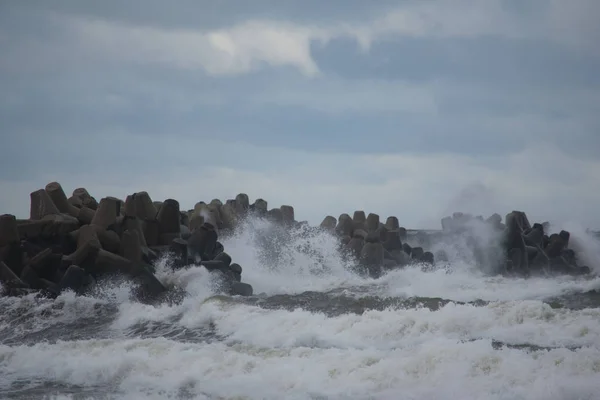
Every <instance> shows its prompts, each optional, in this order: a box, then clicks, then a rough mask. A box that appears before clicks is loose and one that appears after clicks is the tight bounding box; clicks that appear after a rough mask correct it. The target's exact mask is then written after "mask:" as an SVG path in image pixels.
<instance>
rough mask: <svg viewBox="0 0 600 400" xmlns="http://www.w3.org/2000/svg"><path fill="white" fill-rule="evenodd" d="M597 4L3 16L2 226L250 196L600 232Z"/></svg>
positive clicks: (380, 0)
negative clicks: (52, 214)
mask: <svg viewBox="0 0 600 400" xmlns="http://www.w3.org/2000/svg"><path fill="white" fill-rule="evenodd" d="M599 16H600V2H598V1H597V0H572V1H568V2H567V1H564V0H544V1H542V0H539V1H538V0H452V1H442V0H418V1H408V0H407V1H402V0H396V1H391V0H377V1H364V0H328V1H322V0H294V1H293V0H255V1H252V2H248V1H244V0H210V1H208V0H178V1H174V2H164V1H159V0H129V1H127V2H121V1H117V0H105V1H102V2H98V1H91V0H87V1H85V0H54V1H51V2H49V1H44V0H28V1H22V0H4V1H2V2H1V3H0V54H2V56H1V57H0V88H1V90H0V121H1V123H0V143H1V146H0V149H1V150H2V151H0V153H1V157H0V193H1V195H0V212H2V213H13V214H16V215H17V216H18V217H22V218H24V217H27V216H28V214H29V194H30V193H31V192H33V191H35V190H37V189H40V188H43V187H44V186H45V185H46V184H47V183H48V182H51V181H58V182H60V183H61V184H62V186H63V187H64V188H65V191H66V192H67V193H68V194H70V193H71V192H72V190H73V189H75V188H77V187H86V188H87V189H88V190H89V192H90V193H91V194H92V195H93V196H95V197H96V198H97V199H100V198H102V197H105V196H116V197H120V198H125V197H126V196H127V195H128V194H131V193H134V192H136V191H141V190H146V191H148V192H149V194H150V195H151V197H152V198H153V200H164V199H166V198H174V199H177V200H178V201H179V202H180V204H181V207H182V208H183V209H189V208H192V207H193V206H194V204H195V203H196V202H198V201H201V200H203V201H210V200H211V199H213V198H220V199H222V200H226V199H229V198H235V196H236V195H237V194H238V193H247V194H248V195H249V196H250V199H251V201H253V200H254V199H256V198H259V197H260V198H264V199H265V200H267V201H268V204H269V207H270V208H273V207H279V206H280V205H283V204H289V205H293V206H294V208H295V211H296V219H297V220H308V221H309V222H311V223H314V224H318V223H319V222H320V221H321V220H322V219H323V218H324V217H325V216H326V215H333V216H335V217H337V216H339V215H340V214H341V213H350V214H352V213H353V212H354V210H364V211H366V212H367V213H369V212H374V213H377V214H379V215H380V216H381V218H382V219H384V218H386V217H387V216H390V215H395V216H397V217H398V218H399V220H400V223H401V224H402V225H404V226H406V227H408V228H430V229H435V228H439V227H440V226H441V225H440V219H441V218H442V217H444V216H446V215H449V214H451V213H452V212H455V211H461V212H469V213H472V214H475V215H478V214H481V215H483V216H485V217H487V216H489V215H491V214H492V213H494V212H497V213H500V214H501V215H505V214H506V213H508V212H510V211H512V210H521V211H525V212H526V213H527V214H528V216H529V217H530V219H532V220H535V221H540V222H542V221H547V220H549V221H553V222H557V223H558V222H577V223H580V224H582V225H584V226H585V227H589V228H593V229H597V228H600V190H598V183H599V182H600V74H599V73H598V71H600V46H598V43H600V25H598V24H597V19H598V17H599Z"/></svg>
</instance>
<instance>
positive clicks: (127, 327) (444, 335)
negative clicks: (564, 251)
mask: <svg viewBox="0 0 600 400" xmlns="http://www.w3.org/2000/svg"><path fill="white" fill-rule="evenodd" d="M269 229H270V226H269V224H267V223H265V222H261V221H251V222H248V223H247V225H246V226H245V229H244V230H243V231H242V232H240V233H239V234H237V235H236V236H235V237H232V238H229V239H227V240H225V241H224V245H225V249H226V251H227V252H228V253H229V254H230V255H231V256H232V257H233V259H234V261H236V262H239V263H240V264H241V265H242V266H243V268H244V272H243V275H242V276H243V281H245V282H248V283H250V284H252V285H253V286H254V290H255V294H256V295H255V296H254V297H251V298H239V297H229V296H223V295H219V294H218V293H215V289H214V287H215V285H214V284H213V282H212V280H211V278H210V276H209V274H208V273H207V272H206V271H205V270H204V269H203V268H202V267H194V266H192V267H189V268H187V269H184V270H180V271H176V272H173V271H172V270H171V269H170V268H169V267H168V265H167V263H166V262H163V263H162V264H160V265H158V266H157V269H158V272H157V276H158V277H159V278H160V279H161V280H162V281H163V282H165V283H166V284H167V285H169V286H176V287H178V288H179V290H181V291H182V292H183V294H184V295H183V297H182V298H180V299H179V300H178V301H172V302H169V303H164V304H160V305H148V304H142V303H139V302H136V301H135V300H133V299H132V298H131V292H132V288H131V286H129V285H128V284H127V283H122V282H121V283H119V282H114V281H113V282H110V283H104V284H102V285H100V286H99V287H97V288H96V290H95V291H94V292H93V293H90V294H88V295H87V296H75V295H74V294H72V293H64V294H62V295H61V296H60V297H59V298H58V299H56V300H47V299H36V298H35V296H33V295H32V296H30V297H24V298H1V299H0V398H2V399H42V398H56V399H87V398H93V399H104V398H107V399H108V398H110V399H113V398H118V399H164V398H172V399H332V400H333V399H389V400H401V399H415V400H417V399H419V400H428V399H431V400H433V399H436V400H437V399H449V400H452V399H461V400H469V399H486V400H500V399H502V400H509V399H510V400H520V399H540V400H541V399H543V400H584V399H585V400H592V399H600V293H599V291H600V278H599V277H595V276H592V277H569V276H561V277H535V278H529V279H520V278H508V277H502V276H491V275H490V274H487V273H484V272H483V271H482V270H481V269H480V268H478V267H476V266H475V264H474V262H472V260H470V257H469V255H468V254H464V252H461V251H455V250H456V248H452V249H446V250H447V252H448V254H449V256H450V261H449V262H448V263H441V264H438V265H437V266H436V267H435V268H423V267H422V266H413V267H408V268H405V269H401V270H396V271H393V272H390V273H388V274H386V275H384V276H383V277H381V278H380V279H377V280H374V279H370V278H366V277H362V276H360V275H359V274H357V273H355V272H353V269H352V268H351V266H350V265H349V264H348V263H347V262H346V261H344V259H343V258H342V257H340V256H339V254H338V253H337V251H336V245H335V241H334V239H333V238H331V237H330V236H328V235H327V234H324V233H321V234H318V235H298V236H297V237H294V238H293V240H291V241H287V242H278V241H277V240H275V239H269V238H268V235H267V238H265V232H268V231H269ZM585 243H586V246H585V250H586V252H587V253H586V255H587V257H588V258H589V259H590V260H594V259H597V257H599V256H600V247H598V244H597V242H594V241H593V240H589V241H586V242H585Z"/></svg>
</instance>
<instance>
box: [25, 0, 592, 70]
mask: <svg viewBox="0 0 600 400" xmlns="http://www.w3.org/2000/svg"><path fill="white" fill-rule="evenodd" d="M594 11H600V6H597V4H596V3H595V2H590V1H584V0H582V1H580V2H578V3H577V6H574V5H572V4H570V5H569V6H568V7H566V8H565V6H564V2H557V1H553V2H551V3H549V5H548V6H547V7H545V8H544V7H541V8H539V10H538V11H537V13H535V14H534V18H530V19H528V20H523V19H521V18H519V17H518V14H517V15H516V14H515V12H514V11H511V9H510V8H508V7H506V5H505V2H503V1H500V0H494V1H486V2H481V1H473V0H459V1H458V2H453V3H452V4H450V3H447V2H441V1H437V2H432V1H422V2H406V3H404V4H402V5H399V6H396V7H394V8H390V9H388V10H386V11H384V10H380V11H379V15H378V16H374V17H373V16H372V17H370V18H367V19H366V20H363V21H357V20H356V19H351V20H348V21H343V20H338V21H328V23H324V22H315V23H307V22H294V21H293V20H291V19H289V18H288V19H269V18H265V17H262V18H251V19H247V20H243V21H237V22H234V23H232V24H230V25H226V26H221V27H218V28H216V27H214V28H211V29H207V28H198V27H190V26H180V27H177V26H169V27H164V26H155V25H149V24H144V23H143V22H140V21H122V20H109V19H103V18H100V17H98V16H81V15H77V14H75V15H72V14H68V15H65V14H60V13H56V12H47V13H48V15H49V16H51V18H52V19H53V20H54V22H53V24H54V25H55V26H56V27H61V29H62V30H63V38H62V39H63V42H65V41H66V42H68V43H69V44H65V43H63V44H61V45H57V46H54V48H53V49H52V51H51V52H55V51H56V52H58V55H59V56H61V55H62V56H66V57H69V56H70V57H71V58H74V57H73V55H72V54H69V53H70V52H69V50H74V49H77V53H79V54H80V55H81V54H85V58H86V59H92V60H101V59H103V60H104V61H106V60H105V59H106V58H107V57H109V58H111V59H114V60H118V61H119V62H128V63H133V64H136V65H139V64H142V65H146V64H151V65H165V66H169V67H170V68H175V69H181V70H200V71H203V72H204V73H206V74H209V75H212V76H229V75H234V74H245V73H251V72H255V71H257V70H259V69H261V68H262V67H263V66H265V65H268V66H271V67H292V68H295V69H296V70H297V71H299V72H300V73H301V74H303V75H305V76H307V77H315V76H319V75H320V69H319V66H318V65H317V63H316V61H315V60H314V57H313V55H312V52H311V47H312V46H313V45H315V44H316V45H318V44H320V45H327V44H328V43H329V42H331V41H332V40H335V39H338V38H350V39H353V40H355V41H356V43H357V44H358V45H359V47H360V49H362V50H363V51H365V52H366V51H368V50H369V49H370V48H371V46H372V44H373V43H374V42H376V41H382V40H383V41H385V40H389V39H391V38H395V37H427V38H452V37H486V36H498V37H504V38H513V39H532V40H549V41H553V42H556V43H560V44H562V45H565V46H571V47H577V48H581V49H584V50H585V51H588V52H592V53H595V54H597V46H595V43H596V40H595V39H597V38H599V37H600V36H599V33H600V29H598V28H596V25H595V24H594V23H592V22H593V20H592V19H590V17H589V15H591V14H592V13H593V12H594ZM579 22H581V23H579ZM31 46H32V49H36V51H38V52H41V54H43V55H45V56H44V57H47V56H48V55H49V54H50V53H51V52H50V51H49V50H48V49H46V50H44V47H43V46H40V45H39V44H36V43H32V44H31ZM17 52H18V50H17ZM59 58H62V57H59ZM74 61H75V60H74Z"/></svg>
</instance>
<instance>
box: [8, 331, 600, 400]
mask: <svg viewBox="0 0 600 400" xmlns="http://www.w3.org/2000/svg"><path fill="white" fill-rule="evenodd" d="M0 372H2V375H1V377H0V387H6V385H7V384H8V383H9V382H10V381H12V380H14V379H17V378H18V379H20V380H24V379H26V380H29V381H30V382H31V383H35V382H43V381H45V380H48V379H51V380H53V381H54V382H59V383H62V384H69V385H78V386H83V387H100V388H102V390H103V391H104V390H106V389H105V388H111V387H115V389H116V391H117V392H120V393H122V394H123V396H122V397H123V398H136V397H138V398H139V396H142V395H144V396H148V397H150V398H159V397H160V396H162V397H163V398H165V397H175V396H176V395H177V394H180V393H182V391H185V392H186V393H188V394H189V395H191V396H190V397H192V398H228V399H231V398H247V399H281V398H286V399H307V398H311V397H310V396H311V395H312V398H315V397H316V396H321V398H353V399H366V398H376V399H399V398H400V399H446V398H460V399H491V400H494V399H545V400H546V399H550V400H564V399H594V398H597V397H594V396H596V394H597V388H598V386H597V376H598V373H600V350H598V349H597V348H585V349H580V350H577V351H575V352H571V351H569V350H565V349H558V350H551V351H540V352H535V353H531V354H529V353H526V352H523V351H520V350H511V349H504V350H493V349H492V347H491V345H490V343H489V341H487V340H480V341H475V342H468V343H458V342H456V341H455V340H448V339H446V338H444V337H439V338H437V339H435V340H430V341H427V342H425V343H423V344H422V345H419V346H412V347H402V348H398V349H394V350H390V349H385V350H381V349H376V348H366V349H339V348H321V347H306V346H302V347H290V348H283V349H273V348H270V347H259V346H255V345H251V344H247V343H239V344H235V345H232V346H227V345H226V344H223V343H213V344H184V343H180V342H175V341H171V340H167V339H148V340H139V339H130V340H120V341H115V340H88V341H79V342H59V343H57V344H54V345H50V344H45V343H43V344H37V345H35V346H31V347H7V346H0ZM237 396H239V397H237Z"/></svg>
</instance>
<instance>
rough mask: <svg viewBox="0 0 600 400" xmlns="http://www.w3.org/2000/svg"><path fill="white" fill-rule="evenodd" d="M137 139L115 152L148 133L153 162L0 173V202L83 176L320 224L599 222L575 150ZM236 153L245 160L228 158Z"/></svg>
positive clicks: (103, 185) (584, 166) (592, 183)
mask: <svg viewBox="0 0 600 400" xmlns="http://www.w3.org/2000/svg"><path fill="white" fill-rule="evenodd" d="M103 138H104V140H109V139H110V137H108V136H106V135H104V136H103ZM139 139H140V138H139V137H137V136H122V137H121V139H120V142H121V148H122V149H124V150H122V151H121V152H122V153H121V152H120V151H119V150H118V148H115V150H114V151H115V156H116V157H118V156H119V154H123V155H122V157H125V153H126V152H127V149H128V148H130V147H131V145H132V144H133V143H138V145H139V143H144V145H143V147H141V148H139V150H138V151H139V152H140V153H142V152H143V153H144V154H147V155H148V157H149V158H148V161H146V160H140V161H139V162H141V163H142V165H147V170H146V172H143V173H142V172H140V171H139V170H137V172H130V171H128V170H127V169H126V168H122V167H120V166H119V167H117V168H118V170H115V167H111V164H110V162H107V163H106V168H105V170H103V171H98V170H92V169H88V170H84V169H81V170H80V171H79V172H71V173H69V174H68V176H67V175H63V176H60V175H59V174H57V173H54V172H53V166H51V165H49V166H48V167H47V168H46V172H45V174H39V175H38V176H35V177H32V179H31V180H29V181H27V182H17V183H15V182H7V181H5V182H0V187H1V188H2V192H3V193H4V194H5V195H4V196H2V198H1V199H0V209H2V211H3V212H12V213H17V214H19V215H20V216H27V214H28V200H29V193H30V192H32V191H34V190H36V189H38V188H42V187H44V185H45V184H46V183H48V182H50V181H53V180H58V181H59V182H61V183H62V184H63V186H64V187H65V189H66V190H67V191H71V190H73V189H74V188H75V187H79V186H85V187H87V188H88V190H89V191H90V192H91V193H92V194H93V195H94V196H97V197H98V198H100V197H103V196H108V195H113V196H118V197H121V198H124V197H125V196H126V195H127V194H130V193H133V192H135V191H139V190H147V191H148V192H149V193H150V194H151V196H152V197H153V198H154V199H155V200H164V199H165V198H169V197H172V198H175V199H177V200H179V201H180V202H181V204H182V207H183V208H186V209H187V208H191V207H193V205H194V204H195V203H196V202H197V201H200V200H204V201H210V200H211V199H212V198H215V197H218V198H221V199H223V200H225V199H227V198H234V197H235V195H236V194H237V193H239V192H245V193H247V194H248V195H249V196H250V197H251V199H256V198H258V197H262V198H264V199H266V200H267V201H268V202H269V206H270V207H277V206H279V205H282V204H291V205H293V206H295V208H296V215H297V218H298V219H307V220H309V221H310V222H311V223H314V224H317V223H319V222H320V221H321V219H322V218H323V217H324V216H325V215H328V214H332V215H334V216H336V217H337V216H338V215H339V214H340V213H342V212H348V213H352V212H353V211H354V210H356V209H364V210H365V211H367V212H376V213H379V214H380V216H381V217H382V218H385V217H387V216H388V215H396V216H398V218H399V219H400V220H401V221H402V223H403V224H404V225H406V226H407V227H411V228H438V227H439V226H440V225H439V220H440V219H441V218H442V217H443V216H445V215H448V214H449V213H451V212H453V211H464V212H472V213H473V214H483V215H484V216H488V215H490V214H492V213H494V212H498V213H500V214H505V213H507V212H510V211H512V210H513V209H519V210H523V211H526V212H527V213H528V215H529V216H530V218H531V219H532V220H536V221H542V220H551V221H557V222H566V221H573V222H579V223H581V224H583V225H585V226H589V227H591V228H598V227H600V217H599V216H598V213H597V205H598V204H599V203H600V193H598V191H597V190H596V181H597V176H600V161H598V160H595V161H594V160H578V159H576V158H573V157H570V156H568V155H566V154H564V153H562V152H561V151H559V150H558V149H556V148H554V147H551V146H539V145H538V146H535V147H531V148H527V149H524V150H523V151H521V152H519V153H516V154H512V155H510V156H507V157H504V158H498V157H489V158H486V157H478V156H459V155H452V154H427V155H419V154H390V155H350V154H311V153H307V152H299V151H292V150H286V149H280V148H266V147H253V146H248V145H245V144H236V143H222V142H210V141H205V140H204V141H199V140H194V139H182V138H178V139H177V141H174V142H173V143H170V142H169V141H163V140H156V141H149V140H145V141H143V142H141V141H140V140H139ZM86 140H88V141H89V139H86ZM245 155H250V156H251V158H250V157H248V156H245ZM156 158H161V159H169V160H170V161H169V168H164V169H161V168H159V167H157V168H154V167H152V165H148V164H147V163H149V162H152V160H154V159H156ZM232 158H235V159H237V160H238V167H232V166H231V163H229V161H230V159H232ZM219 161H220V162H219ZM240 164H241V166H239V165H240ZM244 165H247V167H245V166H244Z"/></svg>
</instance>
